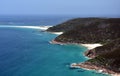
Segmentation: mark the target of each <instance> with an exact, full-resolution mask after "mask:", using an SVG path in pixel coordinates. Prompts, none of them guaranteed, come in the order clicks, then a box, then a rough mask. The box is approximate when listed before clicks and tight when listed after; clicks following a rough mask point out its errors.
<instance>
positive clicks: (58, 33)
mask: <svg viewBox="0 0 120 76" xmlns="http://www.w3.org/2000/svg"><path fill="white" fill-rule="evenodd" d="M50 33H52V34H56V35H61V34H63V32H50Z"/></svg>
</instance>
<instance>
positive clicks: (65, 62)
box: [0, 27, 107, 76]
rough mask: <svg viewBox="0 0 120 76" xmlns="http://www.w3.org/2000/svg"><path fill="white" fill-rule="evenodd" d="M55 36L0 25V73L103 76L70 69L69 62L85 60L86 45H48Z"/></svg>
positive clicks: (103, 75) (7, 74)
mask: <svg viewBox="0 0 120 76" xmlns="http://www.w3.org/2000/svg"><path fill="white" fill-rule="evenodd" d="M56 36H57V35H54V34H50V33H46V32H41V31H40V30H36V29H25V28H7V27H6V28H2V27H0V76H107V75H105V74H100V73H97V72H95V71H85V70H83V71H82V72H81V70H82V69H70V68H69V64H70V63H73V62H83V61H85V60H87V58H85V57H84V56H83V52H84V51H85V50H86V48H84V47H82V46H78V45H54V44H50V43H49V41H50V40H52V39H54V38H55V37H56Z"/></svg>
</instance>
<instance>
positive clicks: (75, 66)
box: [50, 40, 120, 76]
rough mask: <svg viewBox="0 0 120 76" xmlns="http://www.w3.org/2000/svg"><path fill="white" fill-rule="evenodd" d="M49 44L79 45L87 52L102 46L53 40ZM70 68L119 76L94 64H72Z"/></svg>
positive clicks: (119, 75) (119, 74)
mask: <svg viewBox="0 0 120 76" xmlns="http://www.w3.org/2000/svg"><path fill="white" fill-rule="evenodd" d="M50 43H51V44H60V45H67V44H75V45H81V46H84V47H86V48H87V49H88V50H92V49H94V48H96V47H100V46H103V45H102V44H99V43H96V44H80V43H63V42H57V41H55V40H52V41H51V42H50ZM88 58H89V57H88ZM70 67H71V68H83V69H86V70H95V71H97V72H100V73H104V74H110V75H112V76H120V73H117V72H114V71H112V70H109V69H106V68H104V67H101V66H96V65H94V64H88V63H87V64H86V62H83V63H79V64H77V63H72V64H71V65H70Z"/></svg>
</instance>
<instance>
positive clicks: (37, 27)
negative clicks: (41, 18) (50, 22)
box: [0, 25, 52, 30]
mask: <svg viewBox="0 0 120 76" xmlns="http://www.w3.org/2000/svg"><path fill="white" fill-rule="evenodd" d="M7 27H9V28H28V29H40V30H47V29H48V28H49V27H52V26H9V25H5V26H0V28H7Z"/></svg>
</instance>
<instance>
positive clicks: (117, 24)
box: [47, 18, 120, 74]
mask: <svg viewBox="0 0 120 76" xmlns="http://www.w3.org/2000/svg"><path fill="white" fill-rule="evenodd" d="M47 31H51V32H52V31H53V32H60V31H62V32H64V33H63V34H61V35H59V36H58V37H56V38H55V39H54V40H53V41H54V42H57V43H58V42H59V43H69V44H70V43H74V44H75V43H76V44H91V43H93V44H94V43H101V44H103V46H100V47H97V48H95V49H91V50H88V51H86V52H85V55H86V56H88V57H90V58H92V59H89V60H87V61H86V62H84V63H82V64H81V63H80V64H77V65H76V66H80V67H82V68H88V69H95V70H101V69H102V70H103V72H105V73H110V74H115V73H116V74H120V18H77V19H73V20H69V21H67V22H64V23H62V24H59V25H57V26H54V27H51V28H49V29H48V30H47Z"/></svg>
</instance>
